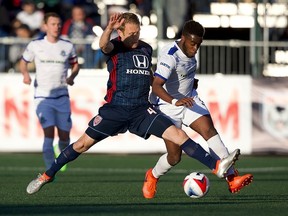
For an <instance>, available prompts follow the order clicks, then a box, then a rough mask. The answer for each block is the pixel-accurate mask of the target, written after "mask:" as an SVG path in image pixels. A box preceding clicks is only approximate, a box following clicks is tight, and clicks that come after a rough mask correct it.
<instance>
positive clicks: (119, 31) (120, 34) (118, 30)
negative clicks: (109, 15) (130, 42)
mask: <svg viewBox="0 0 288 216" xmlns="http://www.w3.org/2000/svg"><path fill="white" fill-rule="evenodd" d="M117 33H118V35H119V36H120V37H121V38H122V37H123V32H122V31H121V30H120V29H117Z"/></svg>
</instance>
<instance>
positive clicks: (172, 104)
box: [143, 20, 253, 198]
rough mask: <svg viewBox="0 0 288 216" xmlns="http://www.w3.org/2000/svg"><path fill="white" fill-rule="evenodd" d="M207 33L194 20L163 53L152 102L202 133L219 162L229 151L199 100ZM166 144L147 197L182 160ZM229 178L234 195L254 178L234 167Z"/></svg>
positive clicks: (145, 187) (149, 181) (149, 179)
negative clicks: (201, 58) (199, 52)
mask: <svg viewBox="0 0 288 216" xmlns="http://www.w3.org/2000/svg"><path fill="white" fill-rule="evenodd" d="M204 33H205V30H204V28H203V26H202V25H201V24H199V23H198V22H195V21H193V20H190V21H188V22H186V23H185V25H184V27H183V31H182V36H181V39H179V40H177V41H174V42H172V43H171V44H169V45H167V46H166V47H164V48H163V49H162V50H161V51H160V53H159V56H158V62H157V69H156V72H155V73H154V80H153V84H152V90H153V93H152V95H151V102H152V103H153V104H155V105H156V107H157V108H158V109H159V110H160V111H161V112H162V114H164V115H165V116H166V117H167V118H169V119H170V120H171V121H173V123H174V124H175V125H176V126H177V127H178V128H182V125H185V126H188V127H190V128H191V129H193V130H194V131H196V132H197V133H199V134H200V135H201V136H202V137H203V138H204V139H205V140H206V141H207V144H208V148H209V152H210V154H211V155H212V156H213V157H214V158H215V159H221V158H225V157H227V156H228V155H229V152H228V150H227V148H226V147H225V145H224V143H223V142H222V140H221V138H220V136H219V134H218V132H217V130H216V129H215V127H214V125H213V121H212V119H211V115H210V112H209V111H208V109H207V107H206V106H205V104H204V102H203V101H201V99H200V98H199V97H198V93H197V91H196V89H197V86H198V80H197V79H195V78H194V77H195V73H196V68H197V65H196V64H197V62H196V58H195V55H196V53H197V50H198V49H199V47H200V45H201V43H202V40H203V36H204ZM154 94H155V95H156V96H155V95H154ZM165 144H166V148H167V152H168V153H166V154H164V155H162V156H161V157H160V158H159V160H158V162H157V164H156V165H155V167H154V168H153V169H149V170H148V171H147V172H146V178H145V182H144V185H143V195H144V197H145V198H153V197H154V196H155V193H156V188H157V182H158V180H159V178H160V176H162V175H164V174H165V173H166V172H168V171H169V170H170V169H171V168H172V167H173V166H175V165H176V164H177V163H179V162H180V160H181V155H182V149H181V148H180V147H179V146H178V145H175V144H174V143H172V142H171V141H168V140H165ZM225 177H226V180H227V182H228V186H229V191H230V192H231V193H236V192H238V191H240V190H241V189H242V188H243V187H244V186H246V185H248V184H250V183H251V181H252V179H253V176H252V175H251V174H246V175H243V176H240V175H239V174H238V171H237V170H235V169H234V168H233V167H231V168H230V169H229V170H228V173H227V175H226V176H225Z"/></svg>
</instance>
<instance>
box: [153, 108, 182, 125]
mask: <svg viewBox="0 0 288 216" xmlns="http://www.w3.org/2000/svg"><path fill="white" fill-rule="evenodd" d="M156 110H158V111H160V113H161V114H162V115H164V116H165V117H166V118H168V119H170V120H171V121H172V122H173V124H174V125H175V126H176V127H178V128H181V127H182V119H183V111H184V110H185V107H182V106H180V107H176V106H174V105H170V104H165V105H160V106H158V108H157V109H156Z"/></svg>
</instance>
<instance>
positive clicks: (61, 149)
mask: <svg viewBox="0 0 288 216" xmlns="http://www.w3.org/2000/svg"><path fill="white" fill-rule="evenodd" d="M69 144H70V139H68V140H67V141H63V140H59V142H58V146H59V149H60V151H63V150H64V149H65V148H66V147H67V146H68V145H69Z"/></svg>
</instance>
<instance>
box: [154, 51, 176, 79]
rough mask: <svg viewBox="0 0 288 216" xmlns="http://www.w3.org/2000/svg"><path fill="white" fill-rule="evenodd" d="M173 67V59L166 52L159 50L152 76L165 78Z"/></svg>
mask: <svg viewBox="0 0 288 216" xmlns="http://www.w3.org/2000/svg"><path fill="white" fill-rule="evenodd" d="M173 68H175V59H174V57H173V56H172V55H169V54H168V53H163V52H161V53H160V54H159V56H158V63H157V68H156V71H155V73H154V76H158V77H160V78H161V79H163V80H165V81H166V80H167V79H168V78H169V77H170V75H171V73H172V71H173Z"/></svg>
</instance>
